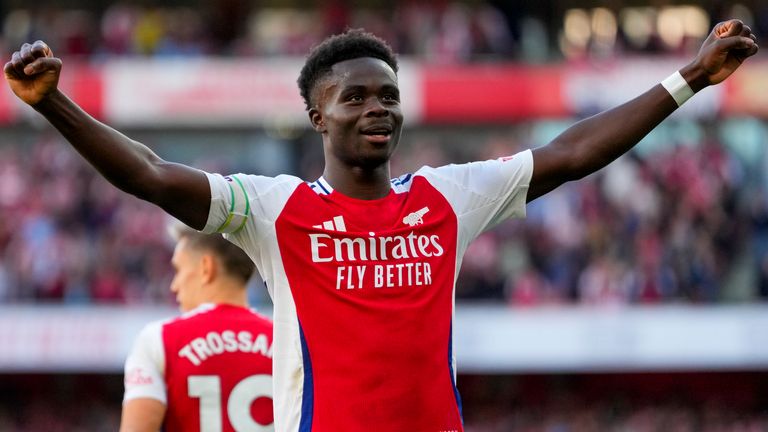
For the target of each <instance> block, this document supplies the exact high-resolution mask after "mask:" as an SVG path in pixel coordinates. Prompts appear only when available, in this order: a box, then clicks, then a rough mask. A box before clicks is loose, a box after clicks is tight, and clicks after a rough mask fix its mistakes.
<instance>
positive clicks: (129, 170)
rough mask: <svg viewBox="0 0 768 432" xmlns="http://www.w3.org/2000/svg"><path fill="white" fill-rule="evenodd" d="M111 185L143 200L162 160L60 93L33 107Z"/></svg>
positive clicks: (57, 92) (56, 92) (55, 93)
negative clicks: (154, 171) (157, 164)
mask: <svg viewBox="0 0 768 432" xmlns="http://www.w3.org/2000/svg"><path fill="white" fill-rule="evenodd" d="M33 108H34V109H35V110H36V111H38V112H39V113H40V114H42V115H43V116H44V117H45V118H46V119H47V120H48V121H49V122H50V123H51V125H53V126H54V127H55V128H56V129H57V130H58V131H59V132H60V133H61V134H62V135H63V136H64V138H66V139H67V141H69V142H70V144H72V146H73V147H74V148H75V149H76V150H77V151H78V153H80V154H81V155H82V156H83V157H84V158H85V159H86V160H87V161H88V162H89V163H91V165H93V166H94V167H95V168H96V169H97V170H98V171H99V172H100V173H101V174H102V175H103V176H104V177H105V178H106V179H107V180H109V182H110V183H112V184H114V185H115V186H117V187H118V188H120V189H122V190H123V191H126V192H128V193H131V194H134V195H138V196H142V195H145V194H146V188H148V187H151V184H149V183H150V182H149V181H147V178H148V177H149V176H148V175H149V174H150V172H151V170H152V166H153V163H154V162H158V161H160V158H159V157H158V156H157V155H156V154H155V153H154V152H152V150H150V149H149V148H147V147H146V146H145V145H143V144H141V143H139V142H136V141H134V140H132V139H130V138H128V137H127V136H125V135H123V134H121V133H120V132H118V131H116V130H115V129H112V128H111V127H109V126H107V125H105V124H103V123H101V122H99V121H97V120H96V119H94V118H93V117H91V116H90V115H89V114H88V113H86V112H85V111H83V110H82V109H81V108H80V107H79V106H78V105H77V104H75V103H74V102H72V101H71V100H70V99H69V98H68V97H67V96H66V95H64V94H63V93H61V92H60V91H58V90H57V91H55V92H54V93H52V94H51V95H50V96H48V97H47V98H45V99H43V100H42V101H41V102H40V103H38V104H36V105H35V106H34V107H33Z"/></svg>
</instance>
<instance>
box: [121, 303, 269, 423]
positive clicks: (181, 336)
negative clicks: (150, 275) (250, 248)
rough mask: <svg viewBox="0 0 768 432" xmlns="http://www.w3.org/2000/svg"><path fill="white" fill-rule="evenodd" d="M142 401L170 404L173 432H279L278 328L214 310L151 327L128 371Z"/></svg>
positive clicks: (132, 394)
mask: <svg viewBox="0 0 768 432" xmlns="http://www.w3.org/2000/svg"><path fill="white" fill-rule="evenodd" d="M135 398H152V399H157V400H159V401H160V402H163V403H164V404H166V406H167V411H166V414H165V420H164V425H163V426H164V430H165V431H166V432H174V431H217V432H218V431H258V432H266V431H273V430H274V425H273V420H274V419H273V415H274V413H273V408H272V323H271V321H270V320H269V319H267V318H265V317H263V316H261V315H259V314H257V313H255V312H253V311H251V310H250V309H247V308H243V307H239V306H232V305H223V304H222V305H212V304H206V305H203V306H200V307H198V308H195V309H194V310H192V311H190V312H187V313H185V314H184V315H182V316H180V317H178V318H174V319H171V320H167V321H160V322H155V323H151V324H149V325H147V326H146V327H145V328H144V329H143V330H142V332H141V333H140V334H139V336H138V337H137V339H136V342H135V343H134V346H133V349H132V350H131V354H130V355H129V356H128V359H127V360H126V363H125V396H124V401H128V400H130V399H135Z"/></svg>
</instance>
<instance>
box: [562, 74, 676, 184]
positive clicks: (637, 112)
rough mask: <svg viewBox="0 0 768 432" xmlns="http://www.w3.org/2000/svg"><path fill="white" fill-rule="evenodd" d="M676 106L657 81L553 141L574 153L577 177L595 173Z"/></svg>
mask: <svg viewBox="0 0 768 432" xmlns="http://www.w3.org/2000/svg"><path fill="white" fill-rule="evenodd" d="M675 109H677V104H676V103H675V101H674V99H672V96H670V94H669V93H668V92H667V91H666V90H665V89H664V87H662V86H661V85H656V86H654V87H653V88H652V89H650V90H648V91H647V92H645V93H643V94H642V95H640V96H638V97H636V98H635V99H632V100H631V101H629V102H627V103H625V104H623V105H619V106H618V107H615V108H613V109H610V110H607V111H604V112H602V113H600V114H597V115H594V116H592V117H590V118H587V119H585V120H582V121H580V122H578V123H576V124H575V125H573V126H572V127H570V128H569V129H568V130H567V131H565V132H563V134H562V135H560V136H559V137H557V138H556V139H555V140H554V141H553V142H552V143H551V145H555V146H559V147H561V148H562V150H563V151H567V152H570V153H571V154H572V155H573V166H572V170H571V172H570V174H571V178H569V179H567V180H575V179H578V178H581V177H584V176H586V175H588V174H590V173H593V172H595V171H597V170H599V169H600V168H602V167H604V166H606V165H607V164H609V163H610V162H611V161H613V160H614V159H616V158H617V157H619V156H621V155H622V154H624V153H625V152H627V151H628V150H629V149H631V148H632V147H633V146H634V145H635V144H637V143H638V142H639V141H640V140H641V139H643V137H644V136H645V135H647V134H648V133H649V132H650V131H651V130H653V129H654V128H655V127H656V126H658V125H659V123H661V122H662V121H663V120H664V119H666V118H667V117H668V116H669V115H670V114H672V113H673V112H674V111H675Z"/></svg>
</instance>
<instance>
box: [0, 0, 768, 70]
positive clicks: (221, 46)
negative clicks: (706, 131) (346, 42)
mask: <svg viewBox="0 0 768 432" xmlns="http://www.w3.org/2000/svg"><path fill="white" fill-rule="evenodd" d="M78 4H80V6H79V7H78ZM275 4H276V5H278V6H273V7H267V6H263V5H262V6H257V4H256V3H255V2H250V1H245V0H217V1H209V2H193V1H191V0H189V1H179V2H174V3H173V5H168V4H164V3H162V2H155V1H144V2H107V3H103V4H102V3H96V4H93V3H92V2H88V1H86V0H82V1H70V2H67V6H66V7H65V6H62V5H60V4H59V3H58V2H55V1H50V0H43V1H39V2H35V3H34V5H29V4H27V3H23V4H20V5H23V6H18V7H12V5H14V2H10V3H9V4H8V6H6V8H5V9H4V10H3V9H2V8H0V12H3V13H4V16H3V21H2V23H0V24H2V33H0V53H6V54H7V53H9V52H12V51H13V50H15V49H17V47H18V46H19V45H20V44H21V43H23V42H28V41H32V40H36V39H43V40H46V41H47V42H48V44H49V45H50V46H52V47H54V49H55V51H56V53H57V54H58V55H60V56H64V57H77V56H80V57H87V58H92V59H97V60H98V59H101V58H105V57H113V56H150V57H151V56H200V55H216V56H274V55H298V56H303V55H305V54H306V53H307V51H308V50H309V48H310V47H312V46H314V45H315V44H317V43H318V42H319V41H321V40H322V39H323V38H324V37H325V36H327V35H330V34H334V33H338V32H341V31H343V30H344V29H346V28H349V27H353V28H357V27H362V28H365V29H367V30H369V31H372V32H374V33H375V34H377V35H379V36H381V37H383V38H384V39H386V40H387V41H388V42H390V43H391V44H392V45H393V47H394V48H395V50H396V51H397V52H398V53H400V54H402V55H405V56H411V57H415V58H418V59H421V60H425V61H433V62H466V61H477V60H480V61H487V60H491V61H493V60H509V59H518V60H524V61H547V60H551V59H560V58H562V57H563V55H565V56H566V57H569V56H573V55H576V56H580V55H581V54H589V53H592V54H595V55H599V56H604V55H605V54H608V55H616V54H622V53H627V52H629V53H632V52H641V53H649V52H654V53H659V52H661V53H664V52H666V53H678V52H680V51H682V50H690V49H694V50H695V49H697V48H698V45H699V42H698V40H700V39H701V38H702V37H703V36H704V35H706V33H707V32H708V31H709V28H711V25H712V24H714V23H715V22H717V21H720V20H723V19H726V18H730V17H735V18H741V19H742V20H744V21H745V22H746V23H747V24H749V25H751V26H752V28H753V30H754V32H755V33H756V34H757V35H758V37H761V36H763V35H765V34H767V33H768V7H767V6H765V5H761V3H760V2H746V3H745V2H742V3H733V4H729V3H728V2H702V4H701V5H699V6H695V9H693V10H692V11H693V12H692V11H691V10H682V9H681V10H680V11H678V12H681V13H680V14H677V15H675V14H666V15H663V13H664V7H665V6H669V5H666V4H665V3H664V2H661V3H660V4H658V5H655V6H659V8H658V9H654V8H653V7H646V8H643V7H634V8H620V7H621V6H623V5H622V4H621V3H618V4H614V5H613V9H608V8H607V7H601V8H594V7H593V6H594V5H592V4H591V3H590V6H589V7H582V8H579V2H572V4H571V5H569V8H566V7H565V5H564V4H562V2H560V3H558V2H551V1H544V2H504V1H458V0H441V1H432V2H419V1H412V0H397V1H394V2H388V3H386V4H382V3H381V2H375V1H369V2H355V3H354V4H353V3H352V2H349V1H345V0H332V1H323V2H317V3H316V4H315V5H314V6H309V7H308V6H297V5H295V4H293V3H287V4H282V5H281V3H280V2H277V3H275ZM585 4H586V3H585ZM694 4H695V2H694ZM745 4H746V5H745ZM665 29H666V30H665ZM689 38H690V39H693V42H694V43H692V44H689V43H688V42H689V40H688V39H689Z"/></svg>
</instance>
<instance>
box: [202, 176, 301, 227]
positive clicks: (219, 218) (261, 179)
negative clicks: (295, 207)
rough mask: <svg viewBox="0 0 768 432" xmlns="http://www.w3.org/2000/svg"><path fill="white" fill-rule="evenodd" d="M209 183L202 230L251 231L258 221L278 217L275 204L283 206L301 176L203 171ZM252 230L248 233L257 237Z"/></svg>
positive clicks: (278, 206) (272, 219)
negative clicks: (208, 196)
mask: <svg viewBox="0 0 768 432" xmlns="http://www.w3.org/2000/svg"><path fill="white" fill-rule="evenodd" d="M205 175H206V176H207V177H208V184H209V186H210V187H211V207H210V209H209V211H208V220H207V221H206V223H205V228H203V232H204V233H206V234H211V233H215V232H218V233H222V234H225V235H229V234H240V233H241V232H243V231H252V230H255V229H257V227H258V226H259V224H258V222H265V221H266V222H267V225H271V223H272V222H274V219H275V218H276V217H277V214H278V212H275V211H274V210H275V209H276V208H278V209H279V208H282V205H283V204H284V203H285V200H286V199H287V197H288V196H290V193H291V192H292V191H293V189H295V188H296V186H297V185H298V184H299V183H302V181H301V179H299V178H297V177H293V176H289V175H279V176H277V177H266V176H257V175H250V174H232V175H228V176H222V175H221V174H210V173H205ZM258 234H259V233H254V232H251V233H250V234H249V236H250V237H254V238H258V237H259V235H258Z"/></svg>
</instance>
